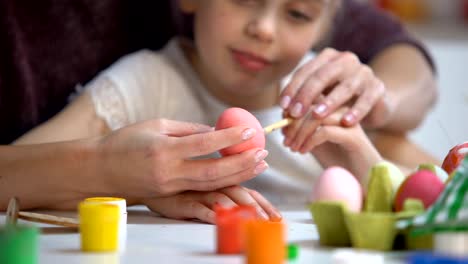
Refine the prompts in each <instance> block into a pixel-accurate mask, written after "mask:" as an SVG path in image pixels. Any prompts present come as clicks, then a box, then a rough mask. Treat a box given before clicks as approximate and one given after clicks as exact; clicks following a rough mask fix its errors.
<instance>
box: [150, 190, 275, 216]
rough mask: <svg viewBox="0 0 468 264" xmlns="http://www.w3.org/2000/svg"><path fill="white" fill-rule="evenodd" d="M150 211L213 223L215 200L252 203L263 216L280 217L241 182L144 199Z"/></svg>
mask: <svg viewBox="0 0 468 264" xmlns="http://www.w3.org/2000/svg"><path fill="white" fill-rule="evenodd" d="M143 203H144V204H145V205H147V206H148V208H150V209H151V210H152V211H154V212H157V213H159V214H161V215H162V216H165V217H168V218H174V219H198V220H201V221H203V222H207V223H212V224H215V212H214V206H215V204H219V205H221V206H223V207H233V206H236V205H252V206H254V207H255V208H257V212H258V216H259V218H261V219H265V220H268V219H270V220H274V221H279V220H281V218H282V216H281V214H280V213H279V211H278V210H277V209H276V208H275V207H273V205H271V203H270V202H268V201H267V200H266V199H265V198H264V197H263V196H262V195H261V194H260V193H258V192H256V191H254V190H250V189H247V188H244V187H242V186H231V187H226V188H223V189H219V190H217V191H212V192H196V191H188V192H184V193H180V194H176V195H173V196H169V197H160V198H154V199H146V200H144V201H143Z"/></svg>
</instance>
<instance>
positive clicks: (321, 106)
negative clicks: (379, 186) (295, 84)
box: [314, 104, 327, 115]
mask: <svg viewBox="0 0 468 264" xmlns="http://www.w3.org/2000/svg"><path fill="white" fill-rule="evenodd" d="M325 111H327V105H326V104H319V105H318V106H317V107H315V109H314V113H316V114H317V115H322V114H323V113H325Z"/></svg>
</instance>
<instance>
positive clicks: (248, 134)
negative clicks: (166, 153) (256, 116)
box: [172, 126, 257, 158]
mask: <svg viewBox="0 0 468 264" xmlns="http://www.w3.org/2000/svg"><path fill="white" fill-rule="evenodd" d="M256 133H257V131H256V130H255V129H253V128H249V127H246V126H236V127H231V128H226V129H221V130H217V131H211V132H207V133H201V134H194V135H189V136H185V137H180V138H177V139H175V140H174V144H173V146H172V149H173V151H174V152H176V153H175V155H178V156H182V157H183V158H192V157H198V156H203V155H207V154H211V153H213V152H216V151H219V150H221V149H223V148H226V147H229V146H232V145H236V144H239V143H242V142H244V141H246V140H249V139H251V138H252V137H253V136H255V134H256Z"/></svg>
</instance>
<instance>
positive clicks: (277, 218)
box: [271, 209, 283, 222]
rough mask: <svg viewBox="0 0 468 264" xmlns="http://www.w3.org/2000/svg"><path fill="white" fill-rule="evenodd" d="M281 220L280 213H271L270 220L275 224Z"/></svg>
mask: <svg viewBox="0 0 468 264" xmlns="http://www.w3.org/2000/svg"><path fill="white" fill-rule="evenodd" d="M281 219H283V216H282V215H281V213H280V212H278V211H276V209H275V211H274V212H273V213H272V216H271V220H272V221H275V222H279V221H281Z"/></svg>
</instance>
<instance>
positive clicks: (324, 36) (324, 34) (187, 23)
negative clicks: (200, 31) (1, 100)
mask: <svg viewBox="0 0 468 264" xmlns="http://www.w3.org/2000/svg"><path fill="white" fill-rule="evenodd" d="M341 2H342V0H329V1H328V4H327V6H326V8H325V12H326V13H325V14H323V15H324V16H325V17H324V18H323V19H325V21H323V27H322V30H321V32H320V39H319V42H318V43H316V44H315V45H314V47H313V48H314V49H321V48H323V47H325V46H327V43H328V42H329V39H330V36H331V35H332V34H331V33H332V32H333V24H334V23H333V21H334V18H335V16H336V15H338V14H340V13H341V11H340V10H341V6H342V4H341ZM171 12H172V14H171V15H172V17H173V20H174V23H175V27H176V32H177V35H179V36H184V37H186V38H189V39H193V37H194V32H193V20H194V16H193V14H186V13H184V12H182V11H181V10H180V8H179V1H178V0H171ZM311 48H312V47H311Z"/></svg>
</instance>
